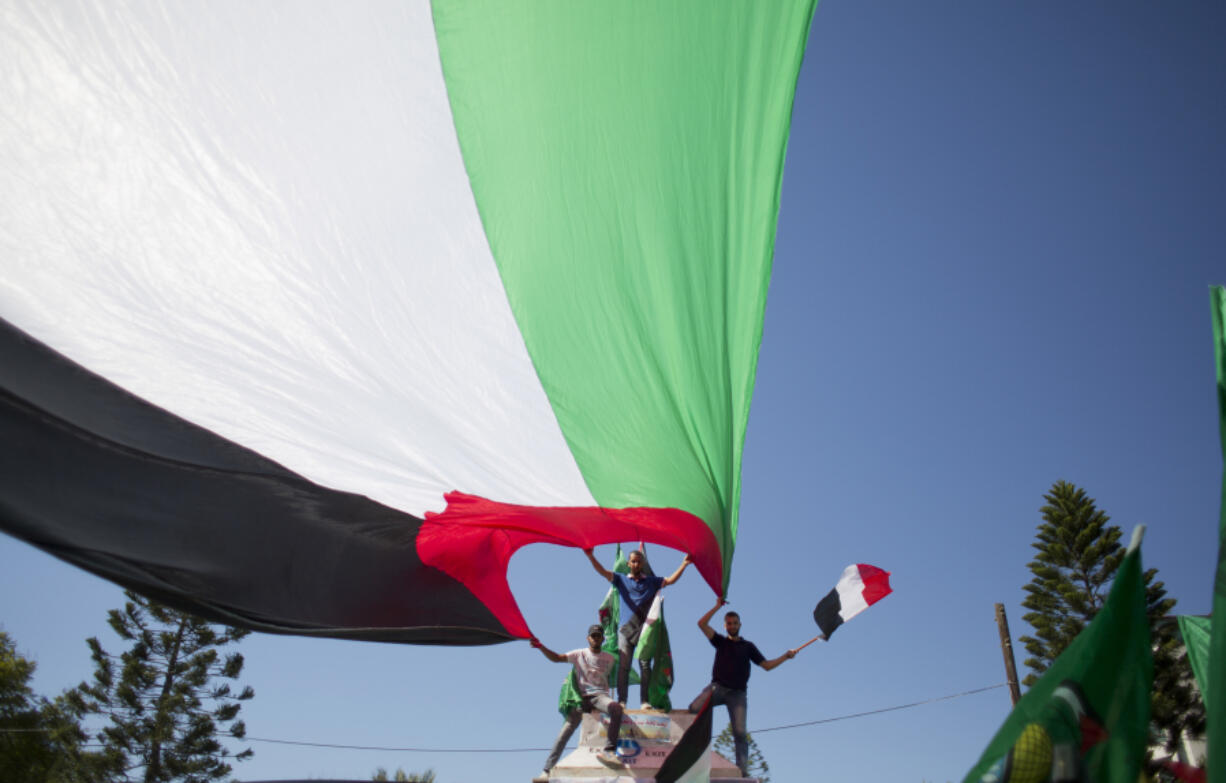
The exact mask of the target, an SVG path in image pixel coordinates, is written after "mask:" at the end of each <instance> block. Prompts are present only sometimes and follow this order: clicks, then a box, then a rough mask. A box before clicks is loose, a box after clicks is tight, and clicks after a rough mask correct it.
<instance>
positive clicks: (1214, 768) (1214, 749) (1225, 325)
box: [1201, 285, 1226, 783]
mask: <svg viewBox="0 0 1226 783" xmlns="http://www.w3.org/2000/svg"><path fill="white" fill-rule="evenodd" d="M1209 301H1210V303H1211V305H1212V306H1211V308H1210V309H1211V310H1212V312H1213V358H1214V363H1215V366H1216V367H1217V408H1218V437H1219V438H1220V440H1221V444H1222V454H1223V456H1224V457H1226V291H1224V290H1223V288H1222V286H1220V285H1215V286H1212V287H1210V289H1209ZM1213 612H1214V614H1215V615H1216V616H1217V617H1226V614H1223V613H1226V473H1223V475H1222V505H1221V511H1220V512H1219V514H1218V555H1217V575H1216V578H1215V579H1214V580H1213ZM1214 625H1215V626H1216V627H1217V630H1219V631H1221V630H1222V626H1223V623H1222V621H1221V620H1219V621H1218V622H1217V623H1214ZM1224 686H1226V632H1222V633H1216V632H1213V633H1211V635H1210V640H1209V689H1208V690H1202V691H1201V694H1202V695H1203V696H1204V700H1205V710H1206V711H1207V712H1208V728H1209V730H1208V735H1209V737H1208V739H1209V749H1208V750H1209V758H1210V759H1213V758H1215V754H1218V753H1220V755H1221V756H1222V757H1224V758H1226V694H1223V695H1218V692H1219V691H1221V690H1223V687H1224ZM1210 690H1212V691H1213V693H1212V694H1210V692H1209V691H1210ZM1219 748H1220V749H1221V750H1220V751H1219V750H1218V749H1219ZM1209 783H1226V764H1220V763H1219V764H1212V763H1211V764H1209Z"/></svg>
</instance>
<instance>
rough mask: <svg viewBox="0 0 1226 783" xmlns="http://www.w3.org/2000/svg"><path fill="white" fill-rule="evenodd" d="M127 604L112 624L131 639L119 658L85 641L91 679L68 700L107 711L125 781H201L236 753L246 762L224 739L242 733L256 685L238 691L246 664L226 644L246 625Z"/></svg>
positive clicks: (108, 748) (140, 600)
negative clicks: (245, 705)
mask: <svg viewBox="0 0 1226 783" xmlns="http://www.w3.org/2000/svg"><path fill="white" fill-rule="evenodd" d="M125 595H126V596H127V602H126V603H125V605H124V608H123V610H122V611H120V610H115V609H112V610H111V611H110V613H109V615H108V622H109V624H110V626H111V629H112V630H113V631H114V632H115V633H116V635H118V636H119V638H120V639H122V640H123V641H124V642H126V643H127V645H128V648H127V649H126V650H125V651H124V652H123V653H122V654H120V655H119V656H112V655H111V654H109V653H107V652H106V650H105V649H103V647H102V644H101V643H100V642H99V641H98V640H97V638H90V639H88V640H87V643H88V644H89V648H90V654H91V657H92V658H93V662H94V678H93V681H92V682H91V683H81V685H79V686H77V688H76V689H75V690H73V691H71V692H70V693H69V694H67V696H68V700H67V703H68V705H69V706H70V708H71V709H73V710H75V711H76V712H77V713H79V714H81V715H100V716H102V717H103V718H104V719H105V721H106V722H105V725H104V726H103V727H102V729H101V731H99V732H98V734H97V740H98V741H99V742H101V743H102V745H103V747H104V749H105V752H107V753H109V754H111V755H112V756H114V757H116V758H118V759H120V760H121V762H122V766H123V773H124V775H125V779H131V776H133V775H134V774H135V775H136V776H139V779H141V780H143V781H145V783H163V782H169V781H185V782H189V783H204V782H205V781H211V780H217V779H220V778H224V777H226V776H227V775H229V774H230V771H231V766H230V763H229V762H230V761H231V760H238V761H241V760H244V759H247V758H249V757H250V756H251V755H252V752H251V750H250V749H246V750H243V751H242V752H240V753H238V754H237V755H234V754H231V752H230V750H229V749H228V748H227V747H226V746H225V745H223V744H222V742H221V741H220V737H224V736H229V737H235V738H239V739H241V738H242V737H244V736H245V734H246V727H245V726H244V724H243V722H242V721H241V720H239V719H238V713H239V710H240V709H241V705H242V702H244V701H246V700H248V699H250V698H251V697H252V696H254V695H255V694H254V691H252V689H251V688H250V687H245V688H243V689H241V691H239V692H238V693H234V692H233V690H232V689H231V685H230V681H234V680H237V679H238V677H239V675H240V674H241V673H242V670H243V656H242V655H241V654H239V653H237V652H229V653H227V654H225V655H224V656H223V654H222V650H223V648H225V647H227V646H228V645H230V644H233V643H235V642H238V641H239V640H241V639H242V638H243V637H244V636H246V635H247V633H248V631H245V630H242V629H238V628H230V627H225V626H220V627H215V626H212V625H210V624H209V623H208V622H206V621H205V620H203V619H201V618H199V617H196V616H195V615H192V614H188V613H186V612H181V611H178V610H175V609H171V608H169V607H167V606H164V605H162V604H159V603H157V602H155V601H151V600H149V599H147V598H145V597H143V596H139V595H136V594H135V593H132V592H126V593H125Z"/></svg>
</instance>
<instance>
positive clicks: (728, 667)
mask: <svg viewBox="0 0 1226 783" xmlns="http://www.w3.org/2000/svg"><path fill="white" fill-rule="evenodd" d="M725 603H727V602H726V601H724V599H722V598H721V599H719V603H717V604H715V606H713V607H711V610H710V611H709V612H707V613H706V614H704V615H703V616H702V617H700V618H699V619H698V627H699V628H700V629H701V630H702V632H703V633H704V634H706V636H707V639H709V640H710V641H711V646H712V647H714V648H715V663H714V665H712V667H711V684H710V685H708V686H707V687H706V688H703V690H702V693H700V694H698V698H696V699H694V701H693V702H692V703H691V704H690V712H694V713H697V712H700V711H701V710H702V706H703V705H704V704H705V703H706V701H707V698H708V696H709V697H710V699H711V706H712V707H717V706H719V705H720V704H725V705H727V706H728V720H729V721H730V722H731V723H732V740H733V743H734V745H735V746H736V765H737V766H738V767H739V768H740V770H741V775H742V776H743V777H749V740H748V739H747V733H748V732H747V730H746V725H747V723H746V714H747V712H748V710H749V700H748V697H747V696H746V692H745V691H746V688H747V687H748V686H749V663H750V661H752V662H753V663H756V664H758V665H759V666H761V667H762V668H763V669H765V670H766V671H770V670H771V669H773V668H775V667H776V666H778V665H779V664H781V663H783V662H784V661H786V660H788V659H789V658H795V657H796V650H788V651H787V652H785V653H784V654H783V655H780V656H779V657H778V658H772V659H771V660H769V661H768V660H766V656H764V655H763V654H762V653H761V652H760V651H759V650H758V647H757V645H755V644H754V643H753V642H751V641H748V640H746V639H742V638H741V636H740V634H741V616H740V615H739V614H737V613H736V612H728V613H727V614H725V615H724V630H725V631H727V633H728V635H727V636H721V635H720V634H718V633H716V632H715V630H714V629H713V628H711V626H710V625H709V624H708V623H710V622H711V617H712V616H714V614H715V613H716V612H717V611H719V608H720V607H721V606H723V605H724V604H725Z"/></svg>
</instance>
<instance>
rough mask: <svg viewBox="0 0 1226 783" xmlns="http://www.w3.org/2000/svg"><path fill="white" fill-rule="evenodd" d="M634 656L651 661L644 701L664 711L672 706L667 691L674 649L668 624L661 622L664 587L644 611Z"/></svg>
mask: <svg viewBox="0 0 1226 783" xmlns="http://www.w3.org/2000/svg"><path fill="white" fill-rule="evenodd" d="M634 657H635V658H636V659H638V660H640V661H651V680H650V681H649V682H648V683H647V702H648V703H649V704H650V705H651V706H653V707H655V708H656V709H657V710H664V711H665V712H667V711H669V710H671V709H672V708H673V703H672V701H671V700H670V699H669V698H668V693H669V691H671V690H672V689H673V651H672V647H671V645H669V643H668V628H667V626H665V624H664V591H660V592H658V593H656V597H655V600H653V601H652V602H651V609H649V610H648V612H647V620H646V622H645V623H644V625H643V631H642V633H640V634H639V643H638V646H637V647H635V648H634Z"/></svg>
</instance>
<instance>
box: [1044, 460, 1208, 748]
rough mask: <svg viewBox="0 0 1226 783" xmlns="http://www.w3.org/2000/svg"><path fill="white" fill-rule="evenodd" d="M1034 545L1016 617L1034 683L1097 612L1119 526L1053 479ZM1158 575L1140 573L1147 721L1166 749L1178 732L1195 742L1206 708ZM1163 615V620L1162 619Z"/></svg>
mask: <svg viewBox="0 0 1226 783" xmlns="http://www.w3.org/2000/svg"><path fill="white" fill-rule="evenodd" d="M1043 498H1044V500H1045V501H1046V503H1045V505H1043V507H1042V508H1041V509H1040V510H1039V511H1040V513H1041V514H1042V517H1043V521H1042V522H1041V523H1040V524H1039V527H1038V531H1037V533H1036V536H1035V537H1036V541H1035V543H1034V544H1033V546H1034V548H1035V550H1036V551H1037V554H1036V555H1035V558H1034V560H1032V561H1031V562H1030V564H1029V568H1030V571H1031V573H1032V574H1034V578H1033V579H1031V580H1030V583H1029V584H1027V585H1026V586H1025V591H1026V598H1025V600H1023V601H1022V606H1023V607H1025V608H1026V609H1029V610H1030V611H1029V613H1027V614H1025V615H1023V617H1022V619H1023V620H1025V621H1026V622H1027V623H1028V624H1029V625H1030V627H1031V628H1033V629H1034V636H1022V637H1021V638H1020V641H1021V642H1022V644H1024V645H1025V648H1026V652H1027V653H1029V655H1030V657H1029V658H1027V659H1026V661H1025V665H1026V666H1027V667H1029V668H1030V670H1031V671H1030V673H1029V674H1027V675H1026V677H1025V679H1024V680H1023V681H1022V683H1023V684H1024V685H1026V686H1030V685H1033V684H1034V683H1035V682H1037V681H1038V679H1039V677H1040V676H1041V675H1042V674H1043V672H1045V671H1047V669H1048V668H1049V667H1050V666H1051V665H1052V663H1053V662H1054V661H1055V660H1056V658H1057V657H1058V656H1059V655H1060V653H1062V652H1064V650H1065V649H1066V648H1067V647H1068V646H1069V644H1071V643H1072V641H1073V639H1074V638H1076V636H1077V634H1079V633H1080V632H1081V630H1082V629H1083V628H1085V627H1086V626H1087V625H1088V624H1089V623H1090V621H1091V620H1093V619H1094V616H1095V615H1097V614H1098V611H1099V610H1100V609H1101V608H1102V606H1103V603H1104V601H1105V600H1106V597H1107V593H1108V592H1109V590H1110V585H1111V580H1112V579H1113V578H1114V576H1115V572H1116V570H1117V569H1118V568H1119V565H1120V562H1121V561H1122V560H1123V558H1124V547H1123V545H1122V544H1121V543H1120V538H1121V536H1122V533H1121V531H1120V529H1119V528H1118V527H1116V526H1114V525H1111V524H1110V517H1108V516H1107V515H1106V514H1105V513H1103V512H1102V511H1101V510H1099V509H1098V508H1097V506H1096V505H1095V502H1094V499H1093V498H1091V497H1089V496H1087V495H1086V493H1085V490H1083V489H1081V488H1079V487H1076V486H1074V485H1073V484H1070V483H1068V482H1066V481H1057V482H1056V483H1055V484H1053V485H1052V488H1051V491H1049V492H1048V493H1047V494H1046V495H1044V496H1043ZM1157 573H1158V570H1157V569H1155V568H1151V569H1148V570H1147V571H1146V572H1145V592H1146V596H1145V597H1146V613H1147V614H1148V616H1149V621H1150V635H1151V637H1152V641H1153V651H1154V689H1153V694H1152V700H1151V712H1150V719H1151V722H1152V724H1153V726H1154V728H1155V729H1156V734H1157V736H1158V737H1159V738H1160V739H1161V740H1162V741H1163V742H1165V743H1166V745H1167V747H1168V748H1171V749H1173V748H1174V746H1175V745H1176V744H1177V742H1178V740H1179V736H1180V733H1181V732H1183V733H1185V734H1187V735H1188V736H1190V737H1197V736H1200V735H1202V734H1203V733H1204V730H1205V710H1204V705H1203V704H1202V703H1201V699H1200V696H1199V695H1198V694H1197V692H1196V691H1195V690H1194V689H1193V687H1192V686H1191V682H1192V677H1191V671H1190V669H1189V666H1188V662H1187V658H1186V654H1184V653H1183V652H1182V649H1183V648H1182V645H1181V644H1180V642H1179V639H1178V637H1177V636H1176V628H1175V624H1174V623H1172V622H1170V621H1169V618H1168V615H1169V614H1170V612H1171V610H1172V609H1173V608H1174V606H1175V599H1174V598H1168V597H1167V595H1166V588H1165V585H1164V584H1163V583H1162V582H1159V581H1155V577H1156V576H1157ZM1164 618H1168V619H1165V620H1164Z"/></svg>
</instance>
